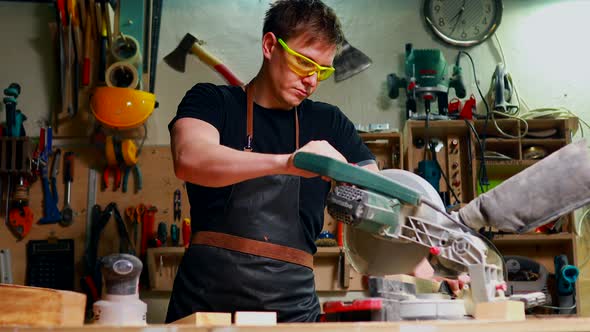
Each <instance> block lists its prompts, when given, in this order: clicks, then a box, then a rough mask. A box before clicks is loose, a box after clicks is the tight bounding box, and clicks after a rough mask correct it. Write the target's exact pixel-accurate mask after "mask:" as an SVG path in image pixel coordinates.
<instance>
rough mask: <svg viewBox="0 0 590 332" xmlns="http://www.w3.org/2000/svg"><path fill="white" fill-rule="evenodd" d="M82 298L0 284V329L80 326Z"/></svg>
mask: <svg viewBox="0 0 590 332" xmlns="http://www.w3.org/2000/svg"><path fill="white" fill-rule="evenodd" d="M85 306H86V295H84V294H80V293H76V292H67V291H59V290H54V289H47V288H37V287H25V286H17V285H2V284H0V308H2V314H0V326H1V325H26V326H37V327H44V326H82V325H83V324H84V308H85Z"/></svg>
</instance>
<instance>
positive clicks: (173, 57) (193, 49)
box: [164, 33, 244, 86]
mask: <svg viewBox="0 0 590 332" xmlns="http://www.w3.org/2000/svg"><path fill="white" fill-rule="evenodd" d="M198 41H199V40H198V39H197V38H196V37H195V36H193V35H191V34H190V33H187V34H186V35H185V36H184V38H182V41H181V42H180V45H178V47H176V48H175V49H174V51H172V52H171V53H170V54H168V55H167V56H165V57H164V62H166V63H167V64H168V65H169V66H170V67H172V68H173V69H175V70H177V71H179V72H181V73H184V69H185V65H186V55H187V54H188V53H192V54H194V55H196V56H197V57H199V59H201V61H203V62H204V63H206V64H207V65H209V66H210V67H212V68H213V69H215V70H216V71H217V72H218V73H220V74H221V75H222V76H223V77H224V78H225V80H226V81H227V82H228V83H229V84H230V85H237V86H241V85H244V83H243V82H242V81H241V80H240V79H239V78H237V77H236V75H234V73H232V72H231V70H229V68H227V67H226V66H225V65H224V64H223V63H222V62H221V61H220V60H219V59H217V58H216V57H215V56H213V55H211V54H210V53H209V52H207V51H206V50H205V49H203V48H202V47H201V46H200V45H199V44H198Z"/></svg>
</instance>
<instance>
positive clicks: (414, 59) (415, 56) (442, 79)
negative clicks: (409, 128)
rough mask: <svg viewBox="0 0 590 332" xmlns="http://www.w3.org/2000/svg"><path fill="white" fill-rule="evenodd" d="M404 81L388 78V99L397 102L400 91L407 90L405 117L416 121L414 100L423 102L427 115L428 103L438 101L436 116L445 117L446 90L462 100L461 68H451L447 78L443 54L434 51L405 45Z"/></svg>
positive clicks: (415, 102) (463, 94) (391, 76)
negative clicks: (449, 75) (450, 90)
mask: <svg viewBox="0 0 590 332" xmlns="http://www.w3.org/2000/svg"><path fill="white" fill-rule="evenodd" d="M404 64H405V75H406V77H405V78H400V77H398V76H397V75H396V74H389V75H388V76H387V88H388V93H389V97H390V98H392V99H396V98H397V97H398V96H399V89H404V90H405V91H406V96H407V99H406V118H407V119H418V118H420V116H419V115H418V108H417V100H419V99H422V100H423V101H424V109H425V112H426V115H428V114H429V113H430V104H431V102H433V101H435V100H437V101H438V116H439V117H444V118H446V115H447V109H448V103H449V102H448V91H449V88H453V89H455V94H456V95H457V97H459V98H465V94H466V93H465V85H464V84H463V80H462V75H461V67H460V66H459V65H458V64H456V65H455V66H454V67H453V72H452V75H451V78H447V72H448V65H447V61H446V60H445V58H444V56H443V54H442V52H441V51H440V50H436V49H414V48H413V47H412V44H406V59H405V62H404Z"/></svg>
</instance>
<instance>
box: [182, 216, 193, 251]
mask: <svg viewBox="0 0 590 332" xmlns="http://www.w3.org/2000/svg"><path fill="white" fill-rule="evenodd" d="M191 236H192V232H191V220H190V218H184V220H183V221H182V244H183V245H184V247H185V248H188V247H189V245H190V244H191Z"/></svg>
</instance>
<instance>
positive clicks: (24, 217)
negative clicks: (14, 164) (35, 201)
mask: <svg viewBox="0 0 590 332" xmlns="http://www.w3.org/2000/svg"><path fill="white" fill-rule="evenodd" d="M28 205H29V189H28V186H27V183H26V182H25V178H24V177H23V176H20V177H19V180H18V184H17V186H16V189H15V190H14V197H13V200H12V207H11V208H10V212H9V213H8V222H7V226H8V228H9V229H10V231H11V232H12V233H13V234H14V235H15V236H16V238H17V239H18V240H22V239H23V238H24V237H25V236H27V234H29V231H30V230H31V226H32V224H33V211H32V210H31V208H30V207H29V206H28Z"/></svg>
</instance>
